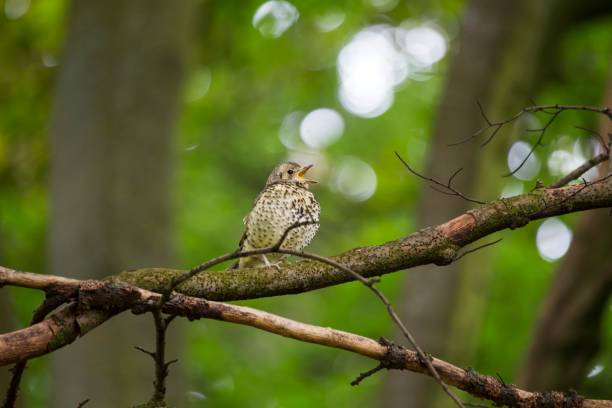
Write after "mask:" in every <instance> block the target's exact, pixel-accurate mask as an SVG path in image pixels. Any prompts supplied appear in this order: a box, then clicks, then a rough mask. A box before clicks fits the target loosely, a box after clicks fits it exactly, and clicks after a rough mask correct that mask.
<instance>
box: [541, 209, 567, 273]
mask: <svg viewBox="0 0 612 408" xmlns="http://www.w3.org/2000/svg"><path fill="white" fill-rule="evenodd" d="M571 242H572V231H571V230H570V229H569V228H568V227H567V225H565V223H564V222H563V221H561V220H560V219H559V218H549V219H547V220H546V221H544V222H543V223H542V224H541V225H540V227H539V228H538V232H537V233H536V245H537V247H538V252H539V253H540V256H541V257H542V258H543V259H544V260H546V261H549V262H552V261H554V260H557V259H559V258H561V257H562V256H563V255H565V253H566V252H567V250H568V249H569V246H570V244H571Z"/></svg>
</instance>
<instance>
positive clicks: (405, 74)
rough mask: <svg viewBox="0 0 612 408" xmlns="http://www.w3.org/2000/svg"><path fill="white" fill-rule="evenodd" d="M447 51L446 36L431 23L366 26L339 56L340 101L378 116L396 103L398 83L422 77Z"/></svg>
mask: <svg viewBox="0 0 612 408" xmlns="http://www.w3.org/2000/svg"><path fill="white" fill-rule="evenodd" d="M446 51H447V45H446V38H445V36H444V35H443V34H442V32H441V31H440V30H439V29H437V28H435V27H434V26H431V25H418V26H413V27H412V28H410V29H406V28H404V27H401V26H400V27H393V26H390V25H386V24H380V25H375V26H370V27H367V28H365V29H363V30H361V31H359V32H358V33H357V34H356V35H355V36H354V37H353V38H352V39H351V41H349V42H348V44H346V45H345V46H344V47H343V48H342V50H341V51H340V53H339V55H338V61H337V65H338V75H339V78H340V88H339V90H338V96H339V99H340V102H341V103H342V105H343V106H344V108H345V109H346V110H347V111H349V112H351V113H353V114H355V115H357V116H361V117H366V118H373V117H376V116H379V115H381V114H383V113H384V112H385V111H387V110H388V109H389V108H390V107H391V105H392V104H393V100H394V92H395V90H396V88H397V87H398V86H399V85H401V84H402V83H403V82H404V81H405V80H406V79H408V78H414V79H420V78H419V77H420V74H421V73H422V72H424V71H427V70H429V69H430V68H431V66H432V65H433V64H435V63H436V62H438V61H440V59H442V57H444V55H445V54H446Z"/></svg>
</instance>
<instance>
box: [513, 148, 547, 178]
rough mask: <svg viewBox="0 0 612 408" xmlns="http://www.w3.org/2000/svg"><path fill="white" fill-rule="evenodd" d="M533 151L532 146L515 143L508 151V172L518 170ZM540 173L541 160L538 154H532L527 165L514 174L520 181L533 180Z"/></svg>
mask: <svg viewBox="0 0 612 408" xmlns="http://www.w3.org/2000/svg"><path fill="white" fill-rule="evenodd" d="M530 151H531V146H530V145H529V144H528V143H526V142H523V141H518V142H515V143H514V144H513V145H512V147H511V148H510V150H509V151H508V170H509V171H514V170H515V169H516V168H518V167H519V166H520V165H521V163H522V162H523V160H524V159H525V157H527V155H528V154H529V152H530ZM539 172H540V159H538V157H537V155H536V153H535V152H534V153H532V154H531V156H529V158H528V159H527V161H526V162H525V164H523V166H522V167H521V168H520V169H519V170H518V171H516V173H514V177H516V178H517V179H519V180H533V179H534V178H535V177H536V176H537V175H538V173H539Z"/></svg>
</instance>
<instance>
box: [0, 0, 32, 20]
mask: <svg viewBox="0 0 612 408" xmlns="http://www.w3.org/2000/svg"><path fill="white" fill-rule="evenodd" d="M29 9H30V0H6V1H5V2H4V15H5V16H6V18H8V19H9V20H17V19H18V18H21V17H23V16H24V15H25V14H26V13H27V12H28V10H29Z"/></svg>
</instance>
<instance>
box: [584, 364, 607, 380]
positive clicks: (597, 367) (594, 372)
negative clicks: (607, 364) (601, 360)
mask: <svg viewBox="0 0 612 408" xmlns="http://www.w3.org/2000/svg"><path fill="white" fill-rule="evenodd" d="M603 370H604V365H603V364H595V366H594V367H593V368H592V369H591V371H589V373H588V374H587V378H593V377H596V376H598V375H599V374H601V373H602V372H603Z"/></svg>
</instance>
